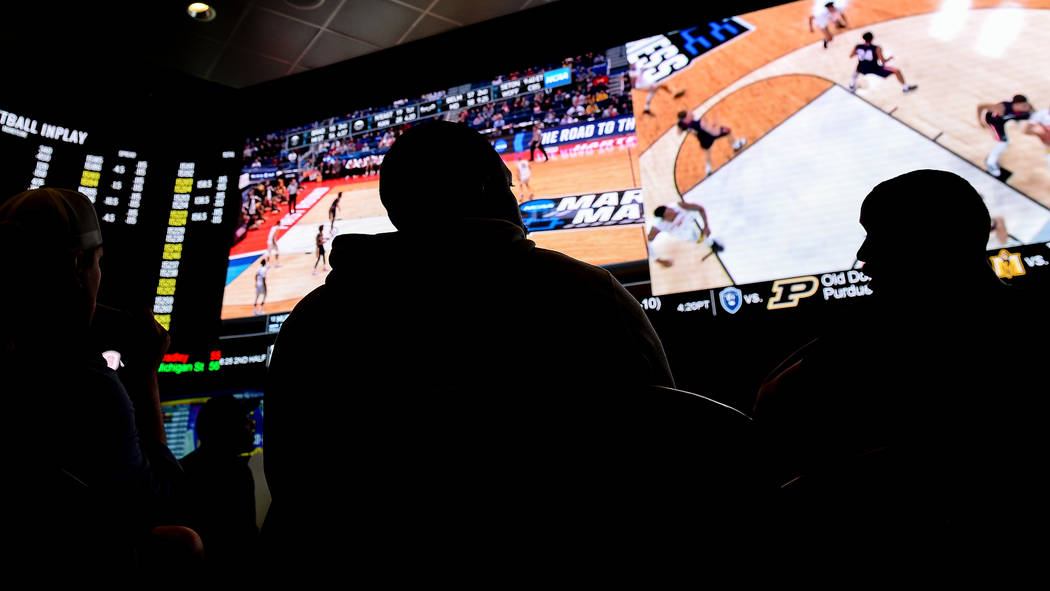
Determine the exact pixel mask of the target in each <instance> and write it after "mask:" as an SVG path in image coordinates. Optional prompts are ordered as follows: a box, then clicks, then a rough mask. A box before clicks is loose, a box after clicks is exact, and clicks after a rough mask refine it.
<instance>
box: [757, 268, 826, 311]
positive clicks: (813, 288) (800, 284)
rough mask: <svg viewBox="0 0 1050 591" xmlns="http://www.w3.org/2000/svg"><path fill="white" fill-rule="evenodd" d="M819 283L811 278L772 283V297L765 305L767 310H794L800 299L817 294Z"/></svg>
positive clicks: (797, 278)
mask: <svg viewBox="0 0 1050 591" xmlns="http://www.w3.org/2000/svg"><path fill="white" fill-rule="evenodd" d="M819 286H820V281H819V280H818V279H817V278H816V277H814V276H812V275H808V276H806V277H793V278H791V279H777V280H776V281H774V282H773V297H772V298H770V300H769V303H767V304H766V309H767V310H779V309H781V308H794V307H795V306H797V305H798V301H799V300H801V299H802V298H808V297H809V296H811V295H813V294H815V293H817V288H818V287H819Z"/></svg>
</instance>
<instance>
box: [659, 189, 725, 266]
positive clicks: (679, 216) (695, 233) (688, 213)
mask: <svg viewBox="0 0 1050 591" xmlns="http://www.w3.org/2000/svg"><path fill="white" fill-rule="evenodd" d="M653 215H654V216H656V220H655V222H654V223H653V227H652V228H650V229H649V235H648V237H647V239H648V240H649V242H652V241H653V240H654V239H655V238H656V236H657V235H658V234H659V233H660V232H667V233H668V234H670V235H672V236H675V237H677V238H678V239H680V240H685V241H686V242H691V243H700V244H703V245H705V246H709V247H710V248H711V250H712V251H713V252H719V251H721V250H722V245H721V244H719V243H718V242H717V241H715V240H714V239H713V238H712V237H711V226H710V224H708V222H707V212H706V211H704V208H703V206H701V205H698V204H696V203H688V202H685V201H683V202H681V203H672V204H669V205H661V206H660V207H657V208H656V209H654V210H653ZM649 255H650V257H652V258H654V260H655V261H656V262H657V263H660V264H661V265H663V266H665V267H670V266H671V264H672V263H673V262H674V261H672V260H671V258H670V257H667V256H665V255H660V254H657V253H656V252H655V251H654V249H650V251H649Z"/></svg>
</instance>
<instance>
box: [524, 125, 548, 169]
mask: <svg viewBox="0 0 1050 591" xmlns="http://www.w3.org/2000/svg"><path fill="white" fill-rule="evenodd" d="M536 148H539V149H540V154H543V161H544V162H546V161H548V160H550V159H551V158H550V156H548V155H547V150H544V149H543V123H540V122H539V121H534V122H533V124H532V141H531V142H530V143H529V160H536Z"/></svg>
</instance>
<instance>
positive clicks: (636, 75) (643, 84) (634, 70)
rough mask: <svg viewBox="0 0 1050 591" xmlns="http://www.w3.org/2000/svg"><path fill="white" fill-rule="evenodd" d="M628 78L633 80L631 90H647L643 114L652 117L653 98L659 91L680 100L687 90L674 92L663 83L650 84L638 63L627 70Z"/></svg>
mask: <svg viewBox="0 0 1050 591" xmlns="http://www.w3.org/2000/svg"><path fill="white" fill-rule="evenodd" d="M627 76H628V77H630V79H631V88H633V89H635V90H646V91H648V92H649V94H647V95H646V97H645V110H644V111H643V113H645V114H646V115H652V114H653V113H652V111H650V110H649V104H650V103H652V102H653V96H654V95H655V94H656V91H657V90H663V91H664V92H667V93H669V94H670V95H671V96H673V97H674V98H678V97H680V96H682V95H683V94H685V89H684V88H682V89H679V90H672V89H671V87H670V86H668V85H666V84H664V83H662V82H656V83H653V82H649V81H647V80H646V79H645V76H643V75H642V67H641V66H639V65H638V62H634V63H633V64H631V67H630V68H629V69H628V70H627Z"/></svg>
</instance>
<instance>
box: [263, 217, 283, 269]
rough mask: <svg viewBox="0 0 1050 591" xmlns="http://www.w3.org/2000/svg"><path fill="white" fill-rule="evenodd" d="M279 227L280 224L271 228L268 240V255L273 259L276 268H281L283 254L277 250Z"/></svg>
mask: <svg viewBox="0 0 1050 591" xmlns="http://www.w3.org/2000/svg"><path fill="white" fill-rule="evenodd" d="M279 227H280V224H274V225H273V227H272V228H270V235H269V236H268V237H267V238H266V244H267V255H268V256H269V257H270V258H272V259H273V261H274V266H275V267H280V266H281V253H280V252H279V251H278V250H277V229H278V228H279Z"/></svg>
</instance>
